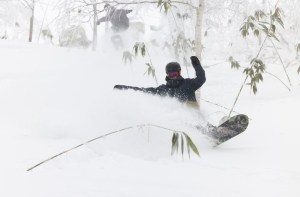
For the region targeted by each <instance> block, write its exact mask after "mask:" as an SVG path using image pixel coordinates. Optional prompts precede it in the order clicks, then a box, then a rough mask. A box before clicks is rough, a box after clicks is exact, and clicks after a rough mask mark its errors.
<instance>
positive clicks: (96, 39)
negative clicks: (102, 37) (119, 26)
mask: <svg viewBox="0 0 300 197" xmlns="http://www.w3.org/2000/svg"><path fill="white" fill-rule="evenodd" d="M93 11H94V31H93V51H96V50H97V43H98V37H97V34H98V32H97V20H98V16H97V4H94V5H93Z"/></svg>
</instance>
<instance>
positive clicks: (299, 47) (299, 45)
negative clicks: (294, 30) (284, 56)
mask: <svg viewBox="0 0 300 197" xmlns="http://www.w3.org/2000/svg"><path fill="white" fill-rule="evenodd" d="M299 52H300V43H299V44H298V45H297V53H299Z"/></svg>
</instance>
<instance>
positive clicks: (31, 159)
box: [0, 41, 300, 197]
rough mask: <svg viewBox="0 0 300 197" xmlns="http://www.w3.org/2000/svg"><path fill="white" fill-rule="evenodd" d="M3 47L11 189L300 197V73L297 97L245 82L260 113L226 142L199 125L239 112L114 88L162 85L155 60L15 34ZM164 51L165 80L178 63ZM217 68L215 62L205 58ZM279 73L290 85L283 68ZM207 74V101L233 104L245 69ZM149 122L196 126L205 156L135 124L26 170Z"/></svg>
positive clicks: (1, 89) (5, 173)
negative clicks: (178, 151) (127, 58)
mask: <svg viewBox="0 0 300 197" xmlns="http://www.w3.org/2000/svg"><path fill="white" fill-rule="evenodd" d="M0 52H1V54H2V55H1V64H0V130H1V132H0V155H1V162H0V196H5V197H10V196H13V197H17V196H24V197H92V196H105V197H119V196H123V197H126V196H128V197H140V196H145V197H147V196H149V197H153V196H173V197H175V196H176V197H177V196H178V197H182V196H189V197H194V196H195V197H196V196H197V197H198V196H205V197H218V196H222V197H235V196H236V197H240V196H243V197H245V196H249V197H253V196H262V197H266V196H272V197H282V196H289V197H298V196H299V195H300V188H299V185H300V167H299V166H300V158H299V153H298V152H299V149H300V145H299V143H298V141H299V140H298V139H299V137H300V134H299V131H300V125H299V122H298V120H299V118H298V116H297V115H298V113H299V109H300V87H299V76H297V75H296V72H295V71H294V70H288V71H289V72H290V74H291V77H292V78H293V80H292V81H293V87H292V91H291V92H289V91H287V89H285V87H284V86H283V85H282V84H281V83H280V82H278V81H277V80H275V79H274V78H272V77H271V76H267V75H266V76H265V80H264V83H263V84H261V85H260V86H259V93H258V95H256V96H254V95H251V94H250V93H249V89H248V87H245V89H244V91H243V92H242V95H241V98H240V100H239V101H238V103H237V106H236V108H235V110H236V111H238V112H239V113H245V114H247V115H249V117H250V118H251V122H250V125H249V128H248V129H247V131H246V132H245V133H243V134H241V135H240V136H238V137H236V138H234V139H232V140H230V141H228V142H226V143H224V144H222V145H221V146H219V147H216V148H214V147H212V146H211V144H210V143H209V142H208V141H207V139H206V138H205V137H204V136H202V135H201V134H200V133H199V131H197V130H195V129H194V126H195V125H196V124H198V123H200V122H201V123H203V122H205V121H206V120H208V121H210V122H213V123H215V124H216V123H217V121H218V120H219V119H220V118H221V117H222V116H224V115H227V114H228V111H226V110H224V109H222V108H220V107H217V106H215V105H212V104H209V103H206V102H204V101H202V102H201V113H200V114H199V112H197V111H192V110H190V109H188V108H187V107H186V106H184V105H182V104H180V103H178V102H177V101H175V100H172V99H168V98H163V99H161V98H158V97H155V96H149V95H143V94H140V93H136V92H134V91H128V92H121V91H113V90H112V87H113V86H114V85H115V84H126V85H136V86H144V87H149V86H155V82H154V80H153V79H152V78H151V77H148V76H145V75H144V72H145V70H146V66H145V60H143V59H136V60H135V61H134V62H133V63H132V64H124V63H123V62H122V52H121V51H119V52H115V53H111V52H110V51H109V50H103V49H100V50H99V51H98V52H95V53H92V52H87V51H81V50H68V49H62V48H51V47H47V46H35V45H29V44H16V43H11V42H4V41H1V42H0ZM154 57H155V56H154ZM157 57H159V58H154V59H153V62H154V64H155V65H159V66H160V67H159V66H157V68H156V69H157V74H158V78H159V82H160V83H164V65H165V64H166V63H167V62H168V61H173V59H172V58H170V57H163V58H160V56H159V54H158V55H157ZM212 63H214V62H213V61H210V60H209V59H207V60H206V61H204V62H203V65H206V64H207V65H208V64H212ZM191 72H192V70H191ZM274 72H276V74H277V75H278V76H280V77H281V78H282V79H283V80H284V75H283V72H282V70H281V67H280V66H279V65H275V66H274ZM206 73H207V83H206V84H205V85H204V86H203V88H202V89H201V92H202V97H203V98H204V99H206V100H209V101H211V102H215V103H218V104H220V105H223V106H226V107H230V106H231V105H232V103H233V101H234V98H235V96H236V94H237V92H238V90H239V88H240V85H241V83H242V81H243V78H244V76H242V75H241V72H240V71H232V70H230V69H229V65H225V64H224V65H218V66H215V67H210V68H207V69H206ZM146 123H149V124H156V125H161V126H164V127H168V128H171V129H177V130H183V131H186V132H188V133H189V134H190V135H191V137H192V138H193V140H194V141H195V143H196V144H197V146H198V148H199V151H200V154H201V157H200V158H198V157H196V156H194V155H193V156H192V157H191V159H188V157H187V156H186V155H185V156H184V158H182V157H181V156H173V157H171V156H170V147H171V142H170V140H171V133H169V132H168V131H165V130H160V129H153V128H134V129H131V130H128V131H125V132H123V133H119V134H116V135H114V136H110V137H106V138H105V139H102V140H98V141H96V142H94V143H91V144H89V145H87V146H83V147H81V148H80V149H77V150H74V151H73V152H70V153H68V154H65V155H62V156H61V157H59V158H57V159H55V160H52V161H50V162H48V163H46V164H44V165H42V166H40V167H38V168H36V169H35V170H33V171H31V172H26V169H28V168H29V167H31V166H32V165H34V164H36V163H38V162H40V161H42V160H43V159H46V158H48V157H50V156H52V155H54V154H56V153H59V152H61V151H63V150H65V149H68V148H70V147H73V146H75V145H77V144H80V143H82V142H84V141H86V140H89V139H91V138H94V137H97V136H99V135H102V134H105V133H108V132H111V131H114V130H118V129H122V128H125V127H128V126H134V125H139V124H146Z"/></svg>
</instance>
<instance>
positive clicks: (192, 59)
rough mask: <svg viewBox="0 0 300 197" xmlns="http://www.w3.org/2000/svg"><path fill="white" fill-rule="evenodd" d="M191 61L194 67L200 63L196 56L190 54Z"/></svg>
mask: <svg viewBox="0 0 300 197" xmlns="http://www.w3.org/2000/svg"><path fill="white" fill-rule="evenodd" d="M191 61H192V65H193V66H194V67H195V66H199V65H201V64H200V61H199V59H198V58H197V57H196V56H191Z"/></svg>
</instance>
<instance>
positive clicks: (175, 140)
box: [171, 133, 179, 155]
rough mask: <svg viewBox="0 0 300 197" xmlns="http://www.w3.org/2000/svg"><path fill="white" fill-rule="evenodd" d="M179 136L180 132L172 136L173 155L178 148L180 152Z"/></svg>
mask: <svg viewBox="0 0 300 197" xmlns="http://www.w3.org/2000/svg"><path fill="white" fill-rule="evenodd" d="M178 136H179V135H178V133H174V134H173V137H172V153H171V155H173V154H174V153H175V151H176V150H177V152H178Z"/></svg>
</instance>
